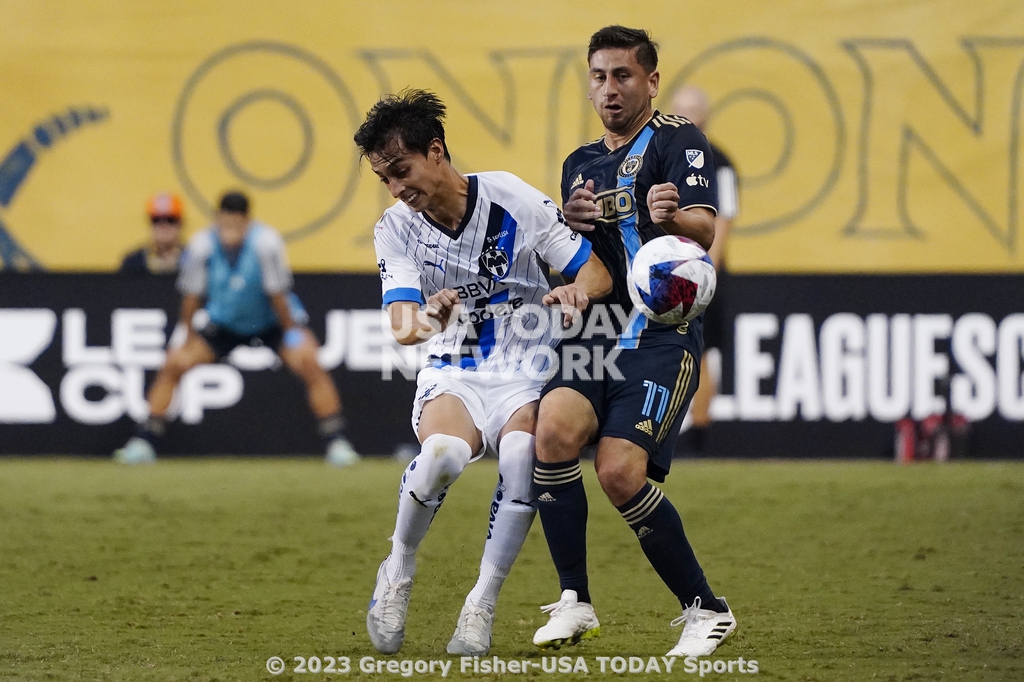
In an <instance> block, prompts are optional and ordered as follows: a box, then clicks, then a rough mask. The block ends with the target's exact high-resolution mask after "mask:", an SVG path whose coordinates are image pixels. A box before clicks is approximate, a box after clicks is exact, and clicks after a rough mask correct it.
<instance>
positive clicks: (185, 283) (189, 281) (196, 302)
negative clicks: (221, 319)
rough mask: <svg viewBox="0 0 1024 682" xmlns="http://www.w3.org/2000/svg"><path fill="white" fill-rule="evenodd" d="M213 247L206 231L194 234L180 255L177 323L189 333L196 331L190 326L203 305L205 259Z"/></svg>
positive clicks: (205, 281) (205, 288)
mask: <svg viewBox="0 0 1024 682" xmlns="http://www.w3.org/2000/svg"><path fill="white" fill-rule="evenodd" d="M212 249H213V242H212V241H211V239H210V234H209V232H208V231H203V232H200V233H198V234H197V235H195V236H194V237H193V238H192V239H191V240H190V241H189V243H188V246H187V247H186V248H185V253H184V254H182V257H181V269H180V272H179V273H178V281H177V287H178V291H180V292H181V310H180V312H179V314H178V324H181V325H184V326H185V331H186V332H187V333H188V334H189V335H191V334H195V333H197V332H196V330H195V329H193V328H192V318H193V317H195V314H196V313H197V312H199V309H200V308H202V307H203V301H204V300H205V298H206V292H207V284H208V280H209V273H208V271H207V269H208V264H207V261H208V259H209V257H210V252H211V251H212Z"/></svg>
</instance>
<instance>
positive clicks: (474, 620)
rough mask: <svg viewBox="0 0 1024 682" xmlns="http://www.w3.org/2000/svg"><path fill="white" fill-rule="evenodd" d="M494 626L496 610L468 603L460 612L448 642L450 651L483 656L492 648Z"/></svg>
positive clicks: (460, 654) (463, 654)
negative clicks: (453, 632)
mask: <svg viewBox="0 0 1024 682" xmlns="http://www.w3.org/2000/svg"><path fill="white" fill-rule="evenodd" d="M493 626H494V612H493V611H488V610H487V609H485V608H483V607H480V606H477V605H476V604H470V603H469V602H466V604H465V605H464V606H463V607H462V613H460V614H459V622H458V624H457V625H456V626H455V634H454V635H452V639H451V641H450V642H448V653H450V654H452V655H455V656H483V655H485V654H486V653H487V652H488V651H489V650H490V648H491V628H492V627H493Z"/></svg>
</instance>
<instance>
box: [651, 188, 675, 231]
mask: <svg viewBox="0 0 1024 682" xmlns="http://www.w3.org/2000/svg"><path fill="white" fill-rule="evenodd" d="M647 209H648V210H649V211H650V213H651V220H652V221H654V223H655V224H657V225H661V224H662V223H670V222H672V220H673V219H674V218H675V217H676V213H678V212H679V188H678V187H676V186H675V185H673V184H672V183H671V182H666V183H665V184H663V185H654V186H652V187H651V189H650V191H648V192H647Z"/></svg>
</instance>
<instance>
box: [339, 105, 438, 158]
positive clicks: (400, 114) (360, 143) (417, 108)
mask: <svg viewBox="0 0 1024 682" xmlns="http://www.w3.org/2000/svg"><path fill="white" fill-rule="evenodd" d="M444 115H445V106H444V103H442V102H441V100H440V99H438V97H437V95H435V94H434V93H432V92H427V91H426V90H414V89H411V88H406V89H405V90H402V91H401V92H400V93H398V94H397V95H387V96H386V97H384V98H382V99H381V100H380V101H379V102H377V103H376V104H374V105H373V108H372V109H370V111H369V112H367V114H366V120H365V121H363V124H362V125H361V126H359V130H357V131H356V134H355V137H354V138H353V139H354V140H355V142H356V146H357V147H359V151H360V152H361V153H362V155H363V156H369V155H370V154H383V153H384V152H385V151H386V150H387V149H388V148H389V147H390V146H391V145H392V144H393V142H394V141H395V138H398V140H399V141H400V142H402V143H403V144H404V145H405V148H406V149H408V150H410V151H414V152H419V153H420V154H422V155H423V156H426V155H427V153H428V152H429V151H430V143H431V142H433V141H434V140H441V145H442V146H443V147H444V157H445V158H446V159H448V160H449V161H451V159H452V157H451V155H450V154H449V153H448V145H447V144H445V141H444V125H443V124H442V121H443V120H444Z"/></svg>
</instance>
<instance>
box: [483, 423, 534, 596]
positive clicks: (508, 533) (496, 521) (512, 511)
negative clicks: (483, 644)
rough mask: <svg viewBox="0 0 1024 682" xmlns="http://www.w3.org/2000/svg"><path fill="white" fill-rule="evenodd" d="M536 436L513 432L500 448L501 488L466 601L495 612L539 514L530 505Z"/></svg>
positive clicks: (496, 490)
mask: <svg viewBox="0 0 1024 682" xmlns="http://www.w3.org/2000/svg"><path fill="white" fill-rule="evenodd" d="M534 440H535V439H534V436H533V435H531V434H529V433H526V432H524V431H513V432H511V433H509V434H507V435H506V436H505V437H504V438H502V439H501V443H499V445H498V487H497V488H496V489H495V491H494V498H493V499H492V500H491V510H490V524H489V525H488V527H487V541H486V542H485V543H484V555H483V559H482V560H481V561H480V577H479V578H478V579H477V582H476V585H475V586H474V587H473V590H472V591H471V592H470V593H469V596H468V597H467V598H466V601H467V602H469V603H473V604H476V605H477V606H481V607H483V608H485V609H487V610H488V611H493V610H494V607H495V605H496V604H497V601H498V591H499V590H501V586H502V583H504V581H505V578H506V577H508V573H509V571H510V570H511V568H512V564H513V563H515V560H516V557H517V556H519V550H520V549H522V547H523V543H524V542H526V536H527V535H528V534H529V532H530V525H531V524H532V523H533V517H534V515H535V513H536V511H535V510H534V508H533V506H532V505H531V503H530V482H531V478H532V475H533V444H534Z"/></svg>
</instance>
